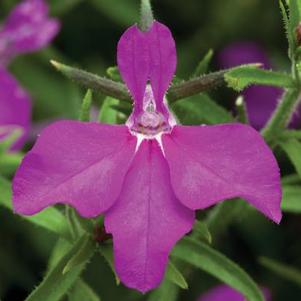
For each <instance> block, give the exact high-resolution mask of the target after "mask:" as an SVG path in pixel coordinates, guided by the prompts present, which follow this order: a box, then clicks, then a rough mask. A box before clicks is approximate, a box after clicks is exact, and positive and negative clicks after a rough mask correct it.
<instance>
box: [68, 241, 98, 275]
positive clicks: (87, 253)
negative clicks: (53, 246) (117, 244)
mask: <svg viewBox="0 0 301 301" xmlns="http://www.w3.org/2000/svg"><path fill="white" fill-rule="evenodd" d="M94 249H95V243H94V242H93V241H92V240H91V239H87V240H86V241H85V242H84V243H83V244H82V245H81V246H80V248H79V250H78V252H77V253H76V254H74V256H73V257H72V258H71V259H70V260H69V261H68V262H67V264H66V266H65V267H64V269H63V274H66V273H68V272H70V271H71V270H72V269H74V268H76V267H78V266H79V265H81V264H83V263H85V262H86V261H87V260H89V258H90V257H91V250H94Z"/></svg>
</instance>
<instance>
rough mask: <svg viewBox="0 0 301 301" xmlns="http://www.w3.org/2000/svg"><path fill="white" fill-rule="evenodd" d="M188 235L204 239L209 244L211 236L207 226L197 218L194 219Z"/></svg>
mask: <svg viewBox="0 0 301 301" xmlns="http://www.w3.org/2000/svg"><path fill="white" fill-rule="evenodd" d="M190 237H192V238H194V239H197V240H199V239H200V240H204V241H206V242H208V243H209V244H211V242H212V237H211V234H210V232H209V229H208V227H207V224H206V223H204V222H202V221H199V220H196V221H195V223H194V225H193V229H192V234H191V235H190Z"/></svg>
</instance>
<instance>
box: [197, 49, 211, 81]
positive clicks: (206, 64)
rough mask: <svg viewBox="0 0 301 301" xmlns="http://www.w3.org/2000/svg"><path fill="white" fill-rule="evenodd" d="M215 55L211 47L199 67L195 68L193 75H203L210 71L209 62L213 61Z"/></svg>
mask: <svg viewBox="0 0 301 301" xmlns="http://www.w3.org/2000/svg"><path fill="white" fill-rule="evenodd" d="M212 57H213V50H212V49H209V50H208V52H207V53H206V55H205V56H204V57H203V59H202V60H201V61H200V62H199V64H198V66H197V68H196V69H195V71H194V73H193V76H194V77H197V76H201V75H202V74H205V73H206V72H207V71H208V67H209V64H210V63H211V60H212Z"/></svg>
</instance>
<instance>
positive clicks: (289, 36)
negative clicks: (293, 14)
mask: <svg viewBox="0 0 301 301" xmlns="http://www.w3.org/2000/svg"><path fill="white" fill-rule="evenodd" d="M279 5H280V10H281V13H282V18H283V22H284V28H285V32H286V36H287V40H288V44H289V57H290V59H292V57H293V49H294V47H295V38H294V33H292V32H291V30H290V22H289V16H288V14H287V11H286V8H285V6H284V4H283V2H282V0H280V1H279Z"/></svg>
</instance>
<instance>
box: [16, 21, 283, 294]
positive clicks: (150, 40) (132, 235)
mask: <svg viewBox="0 0 301 301" xmlns="http://www.w3.org/2000/svg"><path fill="white" fill-rule="evenodd" d="M176 62H177V58H176V48H175V42H174V40H173V37H172V35H171V32H170V31H169V29H168V28H167V27H166V26H165V25H163V24H161V23H159V22H156V21H155V22H154V23H153V25H152V27H151V29H150V30H149V31H148V32H141V31H140V30H139V29H138V27H137V26H136V25H134V26H132V27H130V28H129V29H128V30H127V31H126V32H125V33H124V34H123V36H122V37H121V39H120V41H119V44H118V66H119V70H120V72H121V74H122V77H123V79H124V81H125V83H126V84H127V87H128V88H129V90H130V92H131V95H132V98H133V100H134V109H133V113H132V114H131V116H130V118H129V119H128V121H127V123H126V125H106V124H99V123H96V122H88V123H83V122H78V121H60V122H56V123H54V124H52V125H50V126H49V127H47V128H46V129H45V130H43V131H42V133H41V135H40V137H39V138H38V140H37V142H36V144H35V146H34V147H33V149H32V150H31V151H30V152H29V153H28V154H27V155H26V156H25V158H24V160H23V162H22V164H21V166H20V167H19V169H18V171H17V173H16V176H15V178H14V182H13V205H14V210H15V212H17V213H19V214H23V215H32V214H35V213H37V212H39V211H41V210H43V209H44V208H46V207H48V206H51V205H54V204H56V203H65V204H69V205H71V206H73V207H75V208H76V209H77V211H78V212H79V213H80V215H81V216H83V217H87V218H92V217H96V216H98V215H100V214H102V213H104V214H105V227H106V230H107V232H109V233H112V235H113V245H114V261H115V268H116V271H117V274H118V276H119V277H120V279H121V281H122V282H123V283H124V284H125V285H126V286H128V287H131V288H136V289H138V290H140V291H142V292H146V291H148V290H150V289H152V288H155V287H157V286H158V285H159V284H160V282H161V280H162V278H163V275H164V271H165V267H166V264H167V262H168V255H169V253H170V251H171V249H172V247H173V246H174V244H175V243H176V242H177V241H178V240H179V239H180V238H181V237H183V235H185V234H186V233H187V232H189V231H190V230H191V228H192V225H193V222H194V211H195V210H196V209H205V208H208V207H210V206H212V205H214V204H216V203H218V202H220V201H222V200H224V199H228V198H233V197H238V196H239V197H243V198H245V199H246V200H248V202H249V203H250V204H252V205H253V206H255V207H256V208H257V209H258V210H260V211H261V212H263V214H265V215H266V216H267V217H269V218H270V219H272V220H273V221H275V222H276V223H279V222H280V219H281V211H280V201H281V188H280V179H279V177H280V176H279V168H278V166H277V162H276V160H275V158H274V156H273V154H272V152H271V150H270V149H269V148H268V146H267V145H266V144H265V142H264V140H263V139H262V138H261V136H260V135H259V134H258V133H257V132H256V131H255V130H254V129H253V128H252V127H249V126H246V125H242V124H225V125H217V126H180V125H177V124H176V121H175V118H174V117H173V115H172V113H171V112H170V111H169V109H168V106H167V102H166V98H165V94H166V91H167V89H168V87H169V85H170V83H171V80H172V78H173V76H174V73H175V70H176Z"/></svg>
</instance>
